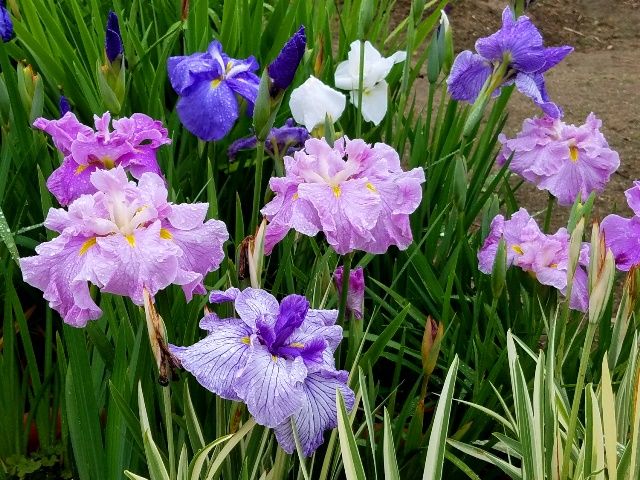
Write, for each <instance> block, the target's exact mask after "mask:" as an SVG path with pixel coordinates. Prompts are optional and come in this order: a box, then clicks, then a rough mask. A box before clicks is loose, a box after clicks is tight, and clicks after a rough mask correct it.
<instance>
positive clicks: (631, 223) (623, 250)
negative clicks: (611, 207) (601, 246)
mask: <svg viewBox="0 0 640 480" xmlns="http://www.w3.org/2000/svg"><path fill="white" fill-rule="evenodd" d="M624 194H625V196H626V197H627V203H628V204H629V208H631V210H633V213H634V216H633V217H631V218H623V217H621V216H619V215H607V216H606V217H605V218H604V220H602V224H601V225H600V228H601V230H602V231H603V232H604V239H605V243H606V245H607V247H608V248H610V249H611V252H612V253H613V255H614V256H615V259H616V266H617V267H618V269H620V270H622V271H625V272H626V271H628V270H630V269H631V268H632V267H635V266H636V265H639V264H640V181H638V180H636V181H634V182H633V187H631V188H630V189H628V190H627V191H626V192H624Z"/></svg>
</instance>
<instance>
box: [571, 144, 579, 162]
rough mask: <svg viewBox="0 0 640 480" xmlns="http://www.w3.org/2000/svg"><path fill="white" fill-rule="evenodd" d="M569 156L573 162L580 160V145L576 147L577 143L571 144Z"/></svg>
mask: <svg viewBox="0 0 640 480" xmlns="http://www.w3.org/2000/svg"><path fill="white" fill-rule="evenodd" d="M569 158H570V159H571V161H572V162H573V163H576V162H577V161H578V147H576V146H575V145H571V146H570V147H569Z"/></svg>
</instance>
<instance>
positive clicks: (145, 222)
mask: <svg viewBox="0 0 640 480" xmlns="http://www.w3.org/2000/svg"><path fill="white" fill-rule="evenodd" d="M91 183H92V185H93V187H94V189H95V190H96V192H95V193H94V194H92V195H82V196H81V197H80V198H78V199H77V200H75V201H74V202H73V203H71V205H69V208H68V209H67V210H65V209H62V208H52V209H50V210H49V213H48V215H47V219H46V220H45V223H44V224H45V226H46V227H47V228H49V229H50V230H54V231H56V232H58V233H59V234H60V235H58V236H57V237H56V238H54V239H53V240H50V241H48V242H45V243H42V244H40V245H39V246H38V247H37V248H36V253H37V255H35V256H32V257H26V258H22V259H21V260H20V267H21V268H22V275H23V277H24V281H25V282H27V283H28V284H30V285H33V286H34V287H36V288H39V289H40V290H42V291H43V292H44V298H45V299H46V300H48V301H49V305H50V306H51V308H53V309H54V310H56V311H57V312H59V313H60V315H61V316H62V318H63V320H64V321H65V323H68V324H69V325H72V326H74V327H83V326H85V325H86V323H87V322H88V321H89V320H94V319H96V318H99V317H100V316H101V314H102V311H101V310H100V308H99V307H98V306H97V305H96V303H95V302H94V301H93V299H92V298H91V295H90V293H89V283H92V284H93V285H96V286H97V287H98V288H99V289H100V291H102V292H107V293H113V294H115V295H123V296H127V297H129V298H131V300H132V301H133V302H134V303H135V304H136V305H143V303H144V290H146V291H147V292H148V293H149V294H150V295H151V296H154V295H155V294H156V293H157V292H158V291H160V290H162V289H164V288H166V287H167V286H169V285H170V284H176V285H181V286H182V289H183V291H184V294H185V297H186V298H187V300H191V297H192V295H193V294H194V293H197V294H204V293H206V290H205V289H204V285H203V279H204V276H205V275H206V274H207V273H209V272H211V271H213V270H215V269H217V268H218V266H219V265H220V263H221V262H222V259H223V258H224V251H223V249H222V246H223V243H224V242H225V241H226V240H227V239H228V238H229V234H228V233H227V228H226V226H225V224H224V223H222V222H221V221H219V220H206V221H205V218H206V215H207V210H208V208H209V205H208V204H206V203H196V204H192V205H187V204H178V205H176V204H172V203H170V202H168V201H167V188H166V186H165V183H164V180H163V179H162V178H161V177H160V176H158V175H156V174H155V173H150V172H147V173H144V174H143V175H142V176H141V177H140V180H139V181H138V183H137V184H136V183H134V182H130V181H129V179H128V178H127V174H126V172H125V170H124V169H123V168H122V167H121V166H118V167H115V168H113V169H111V170H96V171H94V172H93V174H92V175H91Z"/></svg>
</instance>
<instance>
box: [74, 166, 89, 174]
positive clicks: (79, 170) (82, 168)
mask: <svg viewBox="0 0 640 480" xmlns="http://www.w3.org/2000/svg"><path fill="white" fill-rule="evenodd" d="M87 168H89V165H78V168H76V171H75V172H74V173H75V174H76V175H80V174H81V173H82V172H84V171H85V170H86V169H87Z"/></svg>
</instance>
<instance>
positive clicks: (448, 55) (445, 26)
mask: <svg viewBox="0 0 640 480" xmlns="http://www.w3.org/2000/svg"><path fill="white" fill-rule="evenodd" d="M438 49H439V50H438V52H439V55H438V56H439V58H440V67H441V68H442V70H443V72H444V73H445V75H448V74H449V72H450V71H451V65H453V32H452V30H451V25H450V24H449V17H447V14H446V12H445V11H444V10H442V12H441V14H440V25H438Z"/></svg>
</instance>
